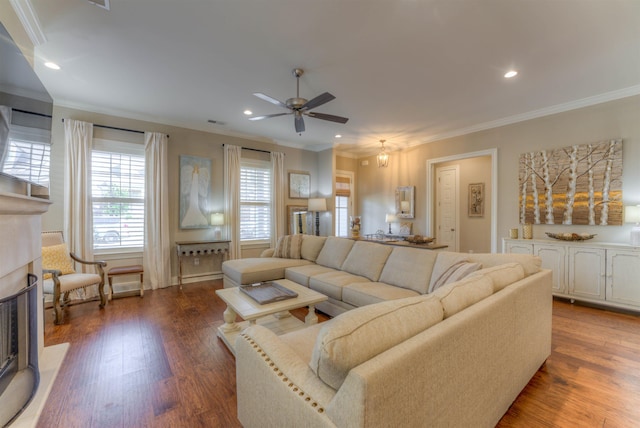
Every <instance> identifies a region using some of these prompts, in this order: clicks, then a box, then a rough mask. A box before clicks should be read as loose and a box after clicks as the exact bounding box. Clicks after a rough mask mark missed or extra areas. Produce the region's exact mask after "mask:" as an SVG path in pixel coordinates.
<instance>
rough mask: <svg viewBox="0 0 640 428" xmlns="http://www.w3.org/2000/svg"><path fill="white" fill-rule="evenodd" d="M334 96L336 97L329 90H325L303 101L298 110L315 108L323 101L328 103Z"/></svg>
mask: <svg viewBox="0 0 640 428" xmlns="http://www.w3.org/2000/svg"><path fill="white" fill-rule="evenodd" d="M335 98H336V97H334V96H333V95H331V94H330V93H329V92H325V93H324V94H320V95H318V96H317V97H315V98H313V99H311V100H309V101H307V102H306V103H304V104H303V105H302V107H300V110H311V109H312V108H316V107H318V106H321V105H322V104H324V103H328V102H329V101H331V100H333V99H335Z"/></svg>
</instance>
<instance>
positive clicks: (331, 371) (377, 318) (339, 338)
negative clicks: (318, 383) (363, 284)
mask: <svg viewBox="0 0 640 428" xmlns="http://www.w3.org/2000/svg"><path fill="white" fill-rule="evenodd" d="M442 317H443V309H442V305H441V303H440V301H439V300H438V299H437V298H432V297H431V296H418V297H410V298H408V299H400V300H394V301H390V302H382V303H377V304H375V305H369V306H366V307H364V308H356V309H354V310H351V311H348V312H345V313H343V314H341V315H339V316H337V317H336V318H334V319H333V320H332V322H331V323H330V324H327V325H326V326H323V328H322V329H320V333H319V334H318V338H317V339H316V343H315V346H314V348H313V354H312V357H311V362H310V363H309V365H310V367H311V369H312V370H313V371H314V373H315V374H316V375H317V376H318V377H319V378H320V379H321V380H322V381H323V382H324V383H326V384H327V385H329V386H331V387H332V388H334V389H338V388H340V385H342V382H343V381H344V379H345V378H346V377H347V374H348V373H349V371H350V370H351V369H352V368H353V367H356V366H358V365H359V364H361V363H363V362H364V361H367V360H369V359H371V358H373V357H375V356H376V355H378V354H380V353H382V352H384V351H386V350H387V349H390V348H392V347H394V346H396V345H397V344H399V343H401V342H403V341H405V340H407V339H408V338H410V337H412V336H415V335H416V334H418V333H420V332H422V331H424V330H425V329H427V328H429V327H431V326H432V325H434V324H437V323H438V322H440V321H441V320H442Z"/></svg>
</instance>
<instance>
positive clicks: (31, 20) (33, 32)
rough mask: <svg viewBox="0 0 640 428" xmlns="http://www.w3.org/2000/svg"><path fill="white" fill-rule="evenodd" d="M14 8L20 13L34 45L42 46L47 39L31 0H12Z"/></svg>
mask: <svg viewBox="0 0 640 428" xmlns="http://www.w3.org/2000/svg"><path fill="white" fill-rule="evenodd" d="M10 2H11V6H13V10H14V11H15V12H16V15H18V19H19V20H20V22H21V23H22V26H23V27H24V30H25V31H26V33H27V35H28V36H29V39H30V40H31V43H33V47H36V46H40V45H41V44H43V43H45V42H46V41H47V37H46V36H45V35H44V31H43V30H42V26H41V25H40V20H39V19H38V15H37V14H36V11H35V10H34V9H33V5H32V4H31V1H30V0H10Z"/></svg>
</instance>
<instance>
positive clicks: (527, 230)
mask: <svg viewBox="0 0 640 428" xmlns="http://www.w3.org/2000/svg"><path fill="white" fill-rule="evenodd" d="M522 237H523V238H524V239H533V225H532V224H531V223H525V224H523V225H522Z"/></svg>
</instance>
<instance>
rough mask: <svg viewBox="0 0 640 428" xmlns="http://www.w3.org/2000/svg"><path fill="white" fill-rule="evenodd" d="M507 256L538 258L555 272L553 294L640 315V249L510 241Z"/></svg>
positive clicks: (506, 243)
mask: <svg viewBox="0 0 640 428" xmlns="http://www.w3.org/2000/svg"><path fill="white" fill-rule="evenodd" d="M502 248H503V252H505V253H519V254H534V255H536V256H538V257H540V259H541V260H542V267H543V268H546V269H550V270H552V271H553V294H554V295H556V296H562V297H566V298H569V299H571V300H572V301H573V300H580V301H585V302H591V303H598V304H602V305H608V306H613V307H618V308H623V309H631V310H634V311H640V248H637V247H631V246H630V245H625V244H607V243H596V242H588V241H579V242H568V241H555V240H550V239H508V238H505V239H503V241H502Z"/></svg>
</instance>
